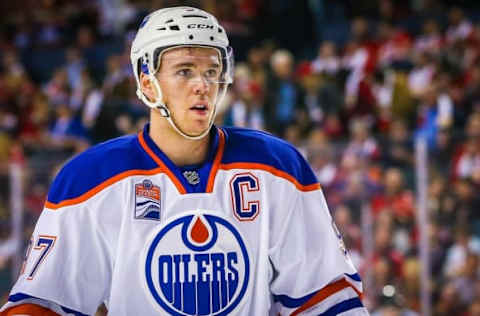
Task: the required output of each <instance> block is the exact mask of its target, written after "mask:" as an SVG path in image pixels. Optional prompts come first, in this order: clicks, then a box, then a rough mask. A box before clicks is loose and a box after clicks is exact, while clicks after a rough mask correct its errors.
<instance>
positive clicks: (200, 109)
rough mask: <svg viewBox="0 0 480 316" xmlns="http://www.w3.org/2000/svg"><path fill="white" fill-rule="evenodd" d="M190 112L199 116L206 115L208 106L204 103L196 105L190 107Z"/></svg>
mask: <svg viewBox="0 0 480 316" xmlns="http://www.w3.org/2000/svg"><path fill="white" fill-rule="evenodd" d="M190 110H191V111H194V112H195V113H197V114H199V115H206V114H207V113H208V105H207V104H206V103H197V104H195V105H194V106H192V107H190Z"/></svg>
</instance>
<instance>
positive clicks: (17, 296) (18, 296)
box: [8, 293, 88, 316]
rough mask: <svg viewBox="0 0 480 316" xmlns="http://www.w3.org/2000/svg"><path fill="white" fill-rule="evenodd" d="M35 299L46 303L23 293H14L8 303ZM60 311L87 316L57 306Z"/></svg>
mask: <svg viewBox="0 0 480 316" xmlns="http://www.w3.org/2000/svg"><path fill="white" fill-rule="evenodd" d="M32 298H33V299H37V300H42V301H45V302H48V301H47V300H44V299H42V298H39V297H35V296H31V295H28V294H25V293H16V294H12V295H10V296H9V297H8V301H9V302H12V303H17V302H20V301H22V300H26V299H32ZM59 306H60V307H61V308H62V310H63V311H64V312H66V313H70V314H73V315H75V316H88V315H87V314H83V313H81V312H78V311H76V310H73V309H70V308H68V307H65V306H61V305H59Z"/></svg>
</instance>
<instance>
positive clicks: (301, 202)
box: [269, 189, 368, 315]
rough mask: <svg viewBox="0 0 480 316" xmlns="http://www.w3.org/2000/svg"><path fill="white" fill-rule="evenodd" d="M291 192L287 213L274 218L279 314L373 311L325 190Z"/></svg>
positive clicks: (276, 306) (275, 293)
mask: <svg viewBox="0 0 480 316" xmlns="http://www.w3.org/2000/svg"><path fill="white" fill-rule="evenodd" d="M289 195H290V194H289ZM291 195H292V198H291V199H289V203H288V204H289V205H288V206H287V207H286V211H285V212H279V213H280V214H283V215H280V216H279V218H276V219H274V220H273V221H272V222H273V224H272V225H274V226H276V227H274V228H272V230H273V231H274V233H273V234H272V238H271V239H272V241H271V248H270V253H269V255H270V260H271V265H272V270H273V276H272V281H271V285H270V287H271V292H272V294H273V310H274V311H275V315H278V314H280V315H337V314H339V313H344V314H342V315H368V312H367V310H366V309H365V308H364V307H363V304H362V301H361V297H362V283H361V279H360V277H359V275H358V274H357V271H356V269H355V268H354V266H353V264H352V262H351V260H350V258H349V256H348V253H347V250H346V249H345V246H344V244H343V241H342V238H341V235H340V233H339V231H338V229H337V228H336V226H335V223H334V222H333V219H332V217H331V215H330V213H329V210H328V207H327V204H326V201H325V198H324V196H323V193H322V191H321V190H320V189H316V190H311V191H305V192H304V191H301V190H296V191H295V192H294V193H291Z"/></svg>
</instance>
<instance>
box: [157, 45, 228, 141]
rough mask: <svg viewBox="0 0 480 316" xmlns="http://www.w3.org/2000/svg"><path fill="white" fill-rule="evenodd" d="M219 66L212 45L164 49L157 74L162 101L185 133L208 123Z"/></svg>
mask: <svg viewBox="0 0 480 316" xmlns="http://www.w3.org/2000/svg"><path fill="white" fill-rule="evenodd" d="M221 68H222V65H221V62H220V58H219V52H218V51H217V50H216V49H214V48H204V47H194V48H193V47H180V48H174V49H172V50H169V51H166V52H164V53H163V55H162V60H161V63H160V69H159V71H158V72H157V75H156V76H157V79H158V82H159V83H160V87H161V89H162V93H163V101H164V103H165V104H166V105H167V107H168V108H169V110H170V114H171V115H172V119H173V120H174V122H175V123H176V124H177V126H178V127H179V128H180V129H181V130H182V131H183V132H184V133H186V134H188V135H192V136H195V135H199V134H201V133H202V132H204V131H205V130H206V129H207V128H208V127H209V123H210V120H211V119H212V114H213V111H214V109H215V103H216V98H217V95H218V90H219V83H218V82H219V80H220V74H221V70H222V69H221Z"/></svg>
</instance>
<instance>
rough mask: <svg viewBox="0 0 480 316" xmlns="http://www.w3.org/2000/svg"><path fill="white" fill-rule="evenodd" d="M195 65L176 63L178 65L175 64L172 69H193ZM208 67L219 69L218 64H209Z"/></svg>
mask: <svg viewBox="0 0 480 316" xmlns="http://www.w3.org/2000/svg"><path fill="white" fill-rule="evenodd" d="M195 66H196V65H195V64H194V63H190V62H183V63H178V64H175V65H173V68H183V67H186V68H188V67H195ZM209 67H212V68H220V64H219V63H211V64H210V65H209Z"/></svg>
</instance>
